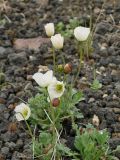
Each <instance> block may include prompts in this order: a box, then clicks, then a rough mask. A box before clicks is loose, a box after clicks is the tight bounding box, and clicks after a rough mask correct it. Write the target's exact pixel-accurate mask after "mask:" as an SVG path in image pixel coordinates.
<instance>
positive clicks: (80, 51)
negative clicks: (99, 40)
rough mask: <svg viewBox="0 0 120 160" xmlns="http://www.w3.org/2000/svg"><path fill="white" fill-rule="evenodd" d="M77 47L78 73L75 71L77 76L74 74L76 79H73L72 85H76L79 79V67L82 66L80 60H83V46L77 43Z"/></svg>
mask: <svg viewBox="0 0 120 160" xmlns="http://www.w3.org/2000/svg"><path fill="white" fill-rule="evenodd" d="M78 45H79V54H80V59H79V64H78V71H77V74H76V77H75V80H74V84H75V83H76V81H77V79H78V77H79V74H80V70H81V66H82V60H83V45H82V43H78Z"/></svg>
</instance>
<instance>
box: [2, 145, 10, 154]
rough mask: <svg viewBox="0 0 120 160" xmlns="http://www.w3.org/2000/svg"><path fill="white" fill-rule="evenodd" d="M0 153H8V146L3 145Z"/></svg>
mask: <svg viewBox="0 0 120 160" xmlns="http://www.w3.org/2000/svg"><path fill="white" fill-rule="evenodd" d="M1 153H2V154H4V155H8V153H9V148H8V147H3V148H2V149H1Z"/></svg>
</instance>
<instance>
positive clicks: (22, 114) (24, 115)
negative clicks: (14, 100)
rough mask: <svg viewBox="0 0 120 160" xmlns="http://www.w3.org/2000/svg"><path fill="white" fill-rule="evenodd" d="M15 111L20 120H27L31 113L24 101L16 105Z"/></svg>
mask: <svg viewBox="0 0 120 160" xmlns="http://www.w3.org/2000/svg"><path fill="white" fill-rule="evenodd" d="M14 111H15V112H16V119H17V120H18V121H23V120H27V119H28V118H29V117H30V115H31V110H30V108H29V107H28V106H27V105H26V104H24V103H21V104H19V105H18V106H16V107H15V109H14Z"/></svg>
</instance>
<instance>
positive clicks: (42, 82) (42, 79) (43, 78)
mask: <svg viewBox="0 0 120 160" xmlns="http://www.w3.org/2000/svg"><path fill="white" fill-rule="evenodd" d="M33 79H34V80H35V81H36V82H37V84H38V85H39V86H40V87H47V86H48V85H49V84H51V83H52V82H54V81H56V78H55V77H54V76H53V71H52V70H50V71H47V72H46V73H45V74H43V73H40V72H38V73H35V74H34V75H33Z"/></svg>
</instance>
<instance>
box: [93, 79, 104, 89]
mask: <svg viewBox="0 0 120 160" xmlns="http://www.w3.org/2000/svg"><path fill="white" fill-rule="evenodd" d="M100 88H102V84H101V83H100V82H99V81H98V80H97V79H95V80H94V81H93V83H92V84H91V89H93V90H98V89H100Z"/></svg>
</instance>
